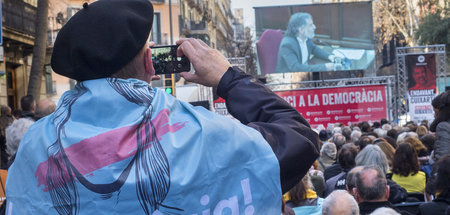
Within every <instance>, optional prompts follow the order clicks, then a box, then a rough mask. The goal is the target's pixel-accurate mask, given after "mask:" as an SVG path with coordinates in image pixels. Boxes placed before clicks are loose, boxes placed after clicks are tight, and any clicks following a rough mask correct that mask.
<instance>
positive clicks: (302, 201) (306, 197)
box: [286, 174, 323, 215]
mask: <svg viewBox="0 0 450 215" xmlns="http://www.w3.org/2000/svg"><path fill="white" fill-rule="evenodd" d="M288 196H289V200H287V201H286V206H288V207H290V208H292V209H293V210H294V212H295V214H296V215H300V214H312V215H318V214H321V213H322V204H323V198H320V197H318V196H317V194H316V193H315V192H314V190H312V184H311V181H310V180H309V175H308V174H306V175H305V177H303V179H302V180H301V181H300V182H299V183H298V184H297V185H295V186H294V187H293V188H292V189H291V190H289V193H288Z"/></svg>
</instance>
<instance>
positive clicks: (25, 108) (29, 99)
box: [20, 95, 36, 119]
mask: <svg viewBox="0 0 450 215" xmlns="http://www.w3.org/2000/svg"><path fill="white" fill-rule="evenodd" d="M20 107H21V108H22V115H21V116H20V118H25V117H27V118H31V119H34V117H35V116H34V109H35V108H36V101H34V97H33V96H32V95H26V96H23V97H22V98H21V99H20Z"/></svg>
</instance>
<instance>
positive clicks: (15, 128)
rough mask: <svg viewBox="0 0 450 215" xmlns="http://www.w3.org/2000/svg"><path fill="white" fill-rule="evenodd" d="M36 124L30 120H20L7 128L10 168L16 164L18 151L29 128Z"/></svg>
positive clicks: (7, 149)
mask: <svg viewBox="0 0 450 215" xmlns="http://www.w3.org/2000/svg"><path fill="white" fill-rule="evenodd" d="M33 123H34V121H33V120H31V119H30V118H28V117H26V118H20V119H18V120H14V122H13V123H12V124H11V125H10V126H9V127H8V128H6V131H5V133H6V151H7V153H8V155H9V161H8V167H9V166H11V164H12V163H13V162H14V159H15V157H16V152H17V149H18V148H19V145H20V141H21V140H22V138H23V136H25V133H26V132H27V131H28V128H29V127H30V126H31V125H32V124H33Z"/></svg>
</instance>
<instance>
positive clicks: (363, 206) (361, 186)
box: [353, 166, 394, 215]
mask: <svg viewBox="0 0 450 215" xmlns="http://www.w3.org/2000/svg"><path fill="white" fill-rule="evenodd" d="M353 193H354V195H355V199H356V201H357V202H358V204H359V212H360V214H361V215H365V214H370V213H372V212H373V211H375V210H376V209H377V208H381V207H388V208H394V206H393V205H392V204H391V203H390V202H389V201H388V198H389V186H388V185H387V181H386V177H385V176H384V174H383V172H382V171H381V170H380V168H378V167H377V166H365V167H364V168H363V169H362V170H361V171H359V172H358V173H356V188H353Z"/></svg>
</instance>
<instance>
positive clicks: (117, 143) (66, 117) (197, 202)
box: [6, 78, 281, 215]
mask: <svg viewBox="0 0 450 215" xmlns="http://www.w3.org/2000/svg"><path fill="white" fill-rule="evenodd" d="M6 195H7V201H8V204H7V214H8V212H9V213H10V214H99V213H101V212H103V213H107V214H155V215H157V214H190V215H193V214H245V215H250V214H280V213H281V189H280V169H279V164H278V161H277V159H276V157H275V154H274V153H273V151H272V150H271V148H270V146H269V144H268V143H267V142H266V141H265V139H264V138H263V137H262V135H261V134H260V133H259V132H257V131H256V130H254V129H252V128H250V127H247V126H245V125H243V124H241V123H239V122H238V121H235V120H232V119H229V118H227V117H223V116H220V115H217V114H214V113H212V112H210V111H208V110H206V109H204V108H201V107H193V106H191V105H190V104H187V103H184V102H181V101H179V100H177V99H175V98H174V97H172V96H170V95H168V94H166V93H164V92H162V91H160V90H158V89H153V88H151V87H150V86H149V85H148V84H146V83H145V82H142V81H139V80H134V79H129V80H123V79H111V78H108V79H96V80H89V81H84V82H81V83H79V84H77V85H76V87H75V89H74V90H71V91H67V92H66V93H64V95H63V96H62V97H61V99H60V102H59V104H58V107H57V109H56V111H55V112H54V113H53V114H51V115H49V116H48V117H45V118H43V119H41V120H40V121H38V122H36V123H35V124H34V125H32V126H31V127H30V129H29V131H28V132H27V134H26V135H25V137H24V138H23V139H22V142H21V145H20V147H19V150H18V153H17V156H16V160H15V162H14V164H13V165H12V166H11V168H10V169H9V172H8V179H7V183H6Z"/></svg>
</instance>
